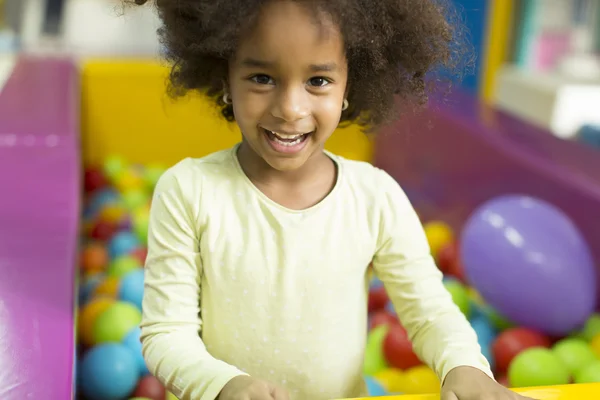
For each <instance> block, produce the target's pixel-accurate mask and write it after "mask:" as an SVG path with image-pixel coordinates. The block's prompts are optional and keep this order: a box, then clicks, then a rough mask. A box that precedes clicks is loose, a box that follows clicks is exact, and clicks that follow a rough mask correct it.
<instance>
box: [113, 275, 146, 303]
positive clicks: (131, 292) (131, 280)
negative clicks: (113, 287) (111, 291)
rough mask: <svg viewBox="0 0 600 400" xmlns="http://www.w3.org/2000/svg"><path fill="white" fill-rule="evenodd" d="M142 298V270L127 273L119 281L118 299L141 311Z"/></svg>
mask: <svg viewBox="0 0 600 400" xmlns="http://www.w3.org/2000/svg"><path fill="white" fill-rule="evenodd" d="M143 297H144V270H143V269H141V268H140V269H136V270H133V271H131V272H129V273H128V274H127V275H125V276H124V277H123V279H121V285H120V287H119V298H120V299H121V300H123V301H127V302H129V303H132V304H133V305H135V306H136V307H137V308H138V309H139V310H140V311H141V310H142V299H143Z"/></svg>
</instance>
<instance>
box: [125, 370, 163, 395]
mask: <svg viewBox="0 0 600 400" xmlns="http://www.w3.org/2000/svg"><path fill="white" fill-rule="evenodd" d="M133 395H134V396H138V397H147V398H149V399H151V400H164V398H165V396H166V395H167V391H166V389H165V387H164V386H163V385H162V384H161V383H160V382H159V380H158V379H156V378H155V377H154V376H152V375H146V376H144V377H143V378H142V379H140V381H139V382H138V384H137V387H136V388H135V391H134V392H133Z"/></svg>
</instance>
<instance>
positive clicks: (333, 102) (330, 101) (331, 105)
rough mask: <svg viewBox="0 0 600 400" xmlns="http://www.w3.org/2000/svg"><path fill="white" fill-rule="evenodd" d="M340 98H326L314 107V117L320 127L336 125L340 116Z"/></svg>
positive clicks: (341, 99)
mask: <svg viewBox="0 0 600 400" xmlns="http://www.w3.org/2000/svg"><path fill="white" fill-rule="evenodd" d="M343 101H344V99H343V98H342V97H340V96H328V97H327V98H326V99H324V100H323V101H320V102H319V104H318V106H317V107H315V110H314V115H315V117H316V119H317V120H318V121H319V123H320V124H322V125H337V124H338V122H339V120H340V117H341V116H342V102H343Z"/></svg>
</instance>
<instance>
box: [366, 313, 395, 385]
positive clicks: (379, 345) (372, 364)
mask: <svg viewBox="0 0 600 400" xmlns="http://www.w3.org/2000/svg"><path fill="white" fill-rule="evenodd" d="M388 329H389V327H388V326H387V325H379V326H378V327H376V328H374V329H373V330H372V331H370V332H369V334H368V335H367V345H366V347H365V361H364V363H363V373H364V375H367V376H373V375H375V374H377V373H378V372H380V371H383V370H384V369H386V368H387V367H388V365H387V363H386V361H385V357H384V355H383V340H384V339H385V336H386V334H387V332H388Z"/></svg>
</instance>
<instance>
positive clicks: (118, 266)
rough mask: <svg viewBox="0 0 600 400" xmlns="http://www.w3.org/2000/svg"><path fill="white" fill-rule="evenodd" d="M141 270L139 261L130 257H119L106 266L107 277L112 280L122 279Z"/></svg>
mask: <svg viewBox="0 0 600 400" xmlns="http://www.w3.org/2000/svg"><path fill="white" fill-rule="evenodd" d="M140 268H142V265H141V264H140V261H139V260H138V259H137V258H135V257H132V256H128V255H127V256H120V257H117V258H115V259H114V260H113V261H112V262H111V263H110V265H109V266H108V271H107V275H108V276H110V277H114V278H119V279H120V278H122V277H124V276H125V275H127V274H128V273H130V272H132V271H135V270H136V269H140Z"/></svg>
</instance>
